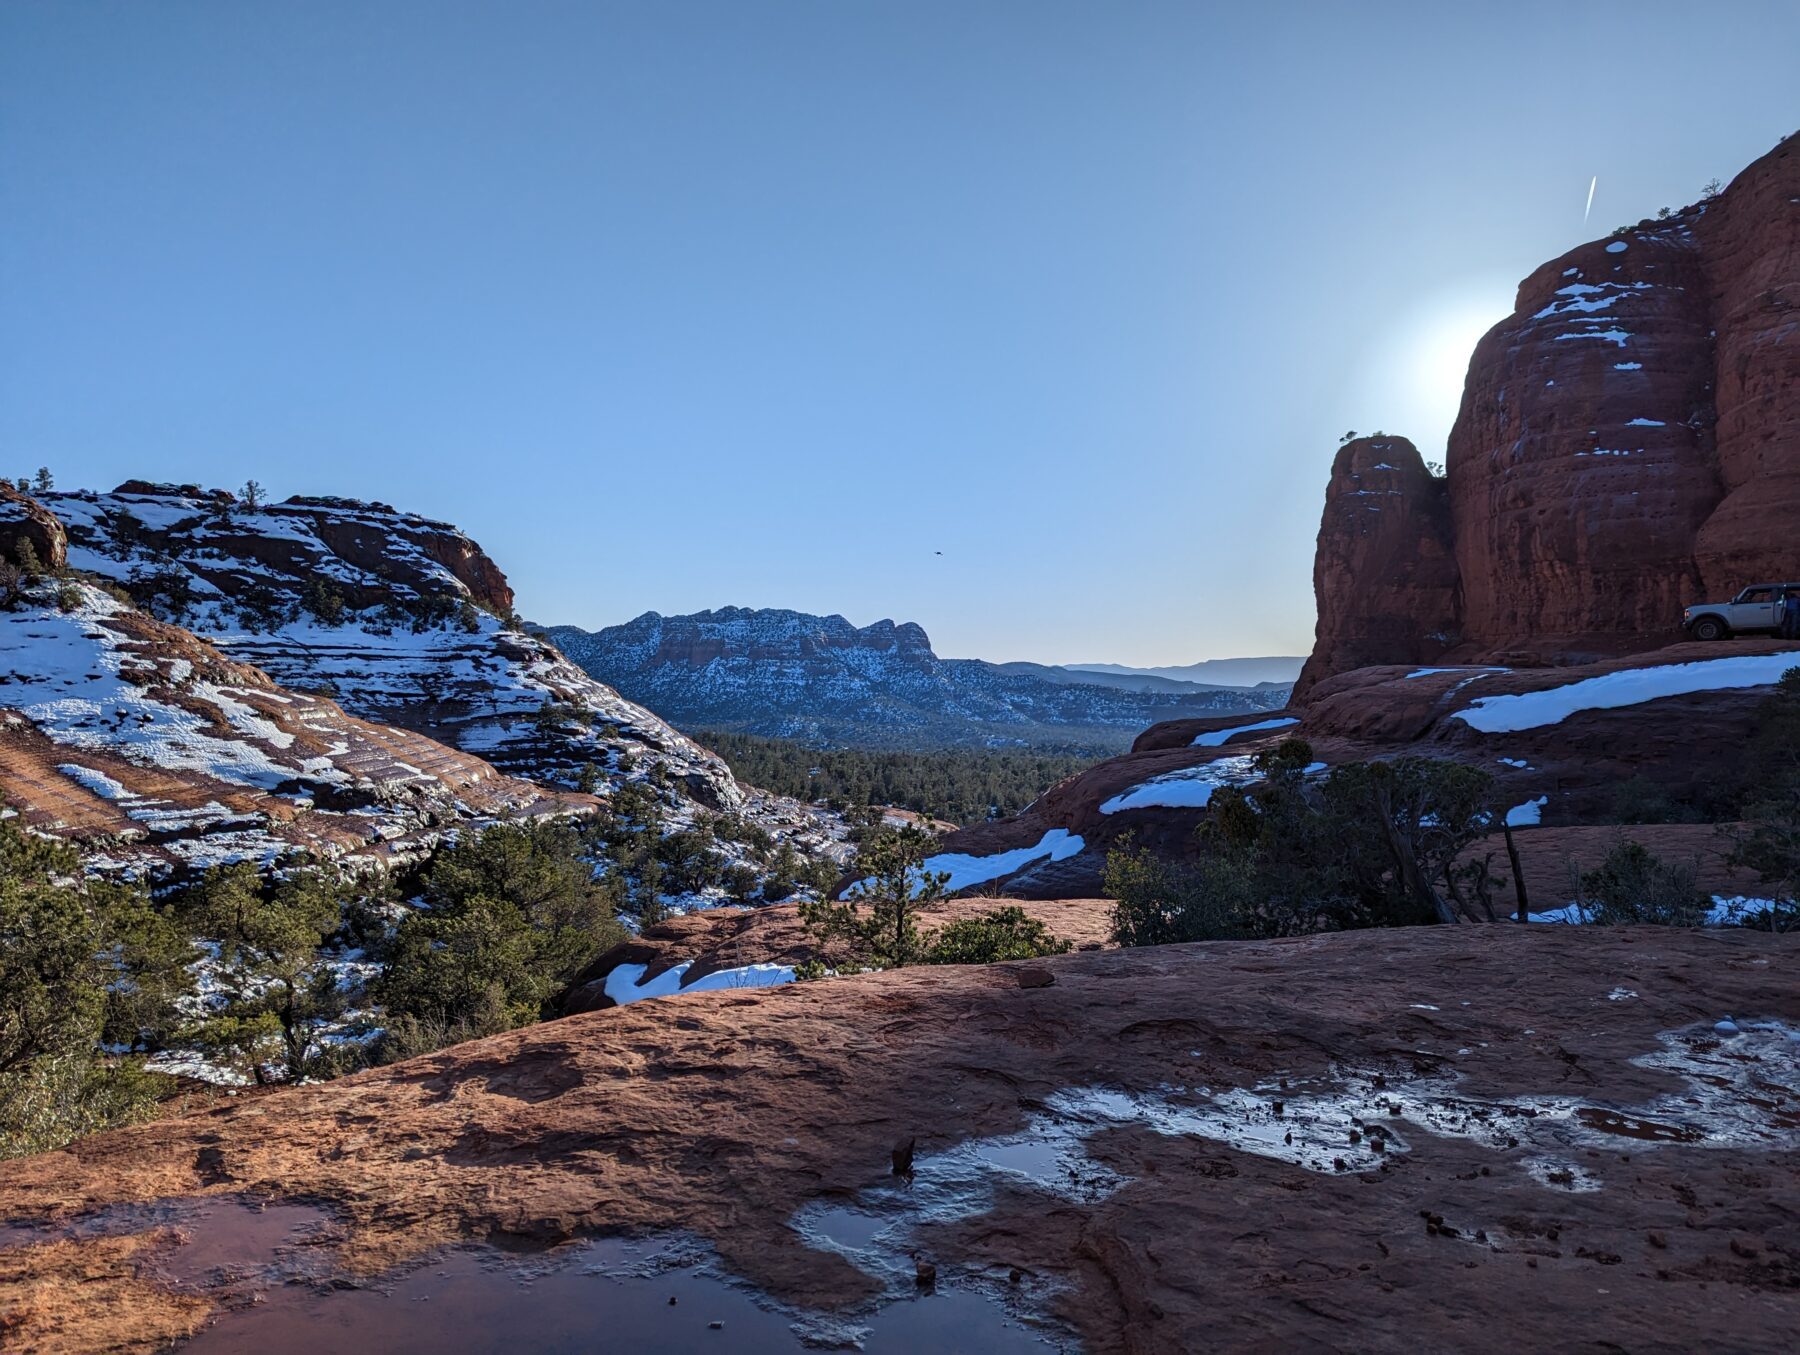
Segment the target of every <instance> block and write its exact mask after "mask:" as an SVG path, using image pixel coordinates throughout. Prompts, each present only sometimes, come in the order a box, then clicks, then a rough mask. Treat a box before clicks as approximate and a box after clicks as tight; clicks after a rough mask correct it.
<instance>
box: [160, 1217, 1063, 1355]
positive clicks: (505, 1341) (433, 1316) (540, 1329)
mask: <svg viewBox="0 0 1800 1355" xmlns="http://www.w3.org/2000/svg"><path fill="white" fill-rule="evenodd" d="M670 1259H672V1260H673V1261H674V1262H675V1264H674V1266H673V1267H672V1268H669V1269H661V1268H659V1258H657V1257H656V1256H655V1255H654V1254H652V1255H650V1256H648V1257H646V1256H645V1254H644V1253H643V1251H642V1250H641V1248H640V1247H638V1246H636V1245H634V1244H632V1243H629V1242H623V1241H619V1240H616V1239H607V1240H601V1241H597V1242H594V1243H590V1244H583V1245H578V1246H574V1247H568V1248H564V1249H561V1250H560V1251H559V1252H558V1254H557V1256H556V1258H555V1259H554V1260H544V1259H539V1260H538V1261H537V1262H535V1263H529V1262H520V1261H518V1260H516V1259H509V1258H505V1257H502V1256H500V1255H499V1254H497V1253H495V1252H492V1251H489V1250H486V1249H474V1248H463V1249H458V1250H455V1251H450V1252H445V1253H442V1254H440V1255H438V1256H437V1257H434V1258H432V1259H430V1260H428V1261H426V1262H425V1263H423V1264H421V1265H418V1266H414V1267H411V1268H409V1269H407V1270H405V1271H403V1272H401V1273H399V1274H397V1275H391V1276H386V1277H380V1278H378V1279H377V1280H375V1281H371V1282H370V1283H369V1287H367V1288H358V1289H342V1288H323V1287H320V1286H315V1285H289V1286H286V1287H284V1288H282V1289H280V1290H276V1291H272V1292H269V1293H267V1294H265V1295H264V1296H263V1297H262V1299H261V1301H260V1302H258V1303H256V1304H255V1305H254V1306H246V1307H240V1308H238V1309H236V1310H234V1311H230V1312H226V1313H224V1314H223V1315H221V1316H220V1317H219V1318H218V1319H217V1321H215V1322H214V1323H213V1324H212V1325H211V1326H209V1327H208V1328H207V1329H206V1330H205V1331H203V1332H202V1333H201V1334H200V1335H198V1336H196V1337H194V1338H193V1339H192V1340H190V1341H188V1342H187V1343H186V1344H184V1345H182V1346H180V1347H179V1349H180V1350H181V1351H182V1352H183V1353H184V1355H187V1353H188V1352H192V1353H193V1355H242V1352H245V1351H254V1352H255V1353H256V1355H336V1352H344V1353H345V1355H349V1352H364V1351H380V1352H382V1353H383V1355H518V1353H519V1352H522V1351H530V1352H533V1355H593V1353H594V1352H596V1351H607V1350H620V1351H669V1352H685V1351H719V1352H721V1355H724V1353H725V1352H730V1353H731V1355H739V1353H740V1352H742V1353H743V1355H773V1353H777V1352H778V1353H779V1355H793V1353H794V1352H801V1351H806V1350H817V1349H819V1345H818V1344H817V1342H818V1340H819V1331H818V1329H817V1328H816V1327H813V1326H811V1325H809V1324H807V1323H805V1321H804V1319H803V1318H802V1319H799V1320H798V1321H797V1318H796V1315H795V1314H792V1313H787V1312H783V1311H779V1310H777V1309H775V1308H773V1307H767V1306H763V1305H762V1304H760V1303H759V1302H758V1301H757V1298H756V1296H755V1295H754V1294H753V1293H752V1292H751V1291H750V1290H748V1289H746V1288H743V1287H740V1286H738V1285H735V1284H733V1283H731V1282H730V1281H728V1280H727V1279H725V1278H723V1277H722V1276H721V1275H719V1274H716V1273H714V1272H712V1271H711V1270H710V1269H708V1268H706V1267H704V1266H701V1267H698V1268H696V1267H694V1266H691V1265H682V1264H681V1262H684V1261H691V1260H692V1259H693V1255H692V1253H691V1252H688V1253H679V1252H678V1253H676V1254H675V1256H674V1257H672V1258H670ZM671 1300H673V1302H671ZM859 1325H860V1326H861V1327H862V1330H861V1331H860V1332H858V1333H857V1334H859V1335H861V1337H862V1340H861V1342H860V1348H861V1349H862V1350H864V1351H867V1352H870V1355H902V1352H911V1351H922V1350H931V1351H944V1352H967V1355H987V1353H988V1352H997V1353H998V1355H1009V1353H1010V1352H1032V1353H1033V1355H1044V1352H1045V1351H1046V1349H1047V1347H1045V1346H1044V1345H1043V1344H1042V1343H1040V1342H1039V1341H1037V1340H1035V1339H1034V1338H1033V1337H1032V1335H1031V1334H1030V1333H1028V1332H1026V1331H1024V1330H1023V1329H1021V1328H1019V1327H1018V1326H1016V1325H1014V1324H1012V1323H1010V1322H1008V1321H1007V1320H1006V1318H1005V1316H1004V1314H1003V1313H1001V1312H1000V1311H999V1310H998V1309H997V1308H995V1307H994V1306H993V1305H992V1304H990V1303H988V1302H987V1301H986V1300H985V1299H983V1298H982V1297H981V1296H979V1295H978V1294H975V1293H973V1292H969V1291H963V1290H956V1289H951V1288H939V1289H938V1290H937V1291H936V1292H934V1293H930V1294H919V1295H917V1296H914V1297H910V1298H909V1299H907V1300H906V1301H904V1302H898V1303H893V1304H890V1305H888V1306H886V1307H884V1308H882V1309H881V1311H880V1312H879V1313H878V1314H875V1315H874V1316H873V1317H871V1318H869V1319H868V1320H867V1321H866V1323H863V1324H859ZM809 1337H810V1338H811V1343H810V1344H809V1340H808V1338H809Z"/></svg>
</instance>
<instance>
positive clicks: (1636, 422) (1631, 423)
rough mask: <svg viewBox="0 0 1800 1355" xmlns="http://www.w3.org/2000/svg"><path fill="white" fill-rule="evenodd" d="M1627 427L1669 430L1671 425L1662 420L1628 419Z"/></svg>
mask: <svg viewBox="0 0 1800 1355" xmlns="http://www.w3.org/2000/svg"><path fill="white" fill-rule="evenodd" d="M1625 426H1626V427H1627V428H1667V427H1668V426H1669V425H1668V424H1666V423H1664V422H1663V421H1662V420H1661V419H1628V420H1626V423H1625Z"/></svg>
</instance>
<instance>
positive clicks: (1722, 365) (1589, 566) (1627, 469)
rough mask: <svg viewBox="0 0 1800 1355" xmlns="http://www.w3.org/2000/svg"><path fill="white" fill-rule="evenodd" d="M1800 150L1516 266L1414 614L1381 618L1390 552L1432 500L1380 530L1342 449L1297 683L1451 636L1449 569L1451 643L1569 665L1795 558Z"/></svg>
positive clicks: (1473, 656)
mask: <svg viewBox="0 0 1800 1355" xmlns="http://www.w3.org/2000/svg"><path fill="white" fill-rule="evenodd" d="M1796 147H1800V142H1794V141H1789V142H1784V143H1783V144H1781V145H1779V146H1777V147H1776V148H1775V149H1774V150H1772V151H1770V152H1769V153H1768V154H1767V155H1765V156H1763V157H1762V158H1761V159H1760V160H1758V161H1756V162H1755V163H1754V164H1752V165H1751V166H1749V168H1747V169H1746V170H1744V172H1743V173H1742V174H1740V175H1739V176H1738V177H1737V179H1736V180H1734V181H1733V182H1732V184H1731V185H1730V186H1729V187H1728V188H1727V189H1726V190H1725V191H1724V192H1723V193H1721V194H1719V195H1718V196H1716V197H1713V198H1710V199H1708V200H1707V201H1705V202H1702V203H1698V204H1696V205H1694V206H1691V207H1688V208H1686V209H1684V210H1682V211H1681V212H1678V213H1675V214H1673V215H1672V216H1670V217H1668V218H1666V219H1660V220H1654V221H1645V222H1642V223H1640V224H1639V226H1637V227H1636V228H1634V229H1631V230H1627V231H1626V232H1624V233H1623V234H1622V235H1620V236H1617V237H1613V238H1608V239H1605V240H1596V241H1592V242H1590V243H1588V244H1585V245H1582V246H1580V247H1578V248H1577V249H1574V250H1571V251H1570V252H1569V253H1567V254H1565V255H1564V256H1563V257H1561V258H1559V259H1556V260H1553V261H1552V262H1550V263H1547V264H1545V265H1544V266H1543V267H1542V268H1540V269H1538V270H1537V271H1536V272H1535V273H1533V274H1532V275H1531V276H1530V277H1529V278H1527V279H1526V280H1525V281H1524V283H1522V284H1521V286H1520V288H1519V294H1518V302H1517V305H1516V307H1515V309H1514V312H1513V314H1512V315H1511V316H1510V317H1508V318H1507V319H1506V320H1504V321H1502V322H1501V323H1500V324H1499V325H1497V326H1495V327H1494V328H1493V329H1492V330H1491V331H1489V333H1488V334H1487V335H1486V337H1484V338H1483V339H1482V341H1481V343H1480V345H1479V346H1478V347H1477V348H1476V351H1475V355H1474V359H1473V361H1472V362H1471V364H1470V368H1469V376H1468V381H1467V384H1466V385H1465V388H1464V393H1463V403H1462V408H1461V411H1460V413H1459V415H1458V417H1457V421H1456V424H1455V427H1454V428H1453V429H1452V431H1451V434H1450V442H1449V448H1448V451H1447V454H1446V457H1445V460H1446V465H1447V469H1448V506H1449V521H1448V532H1447V536H1445V537H1442V538H1433V539H1434V540H1443V541H1447V542H1448V545H1449V550H1450V553H1451V554H1452V555H1453V557H1454V568H1453V570H1452V577H1451V578H1450V579H1449V581H1448V583H1447V584H1446V582H1445V580H1444V579H1443V578H1442V577H1441V576H1439V575H1437V574H1435V573H1434V574H1433V576H1432V578H1431V580H1430V582H1431V584H1432V585H1433V586H1432V587H1428V588H1425V589H1422V590H1421V591H1420V592H1419V593H1418V596H1417V599H1416V603H1414V604H1413V605H1416V606H1417V608H1418V610H1417V611H1416V612H1415V613H1414V616H1413V623H1412V624H1411V625H1406V624H1400V623H1398V622H1394V621H1388V620H1385V618H1386V608H1387V607H1388V606H1389V604H1390V603H1391V602H1404V601H1405V598H1404V597H1403V596H1402V597H1396V596H1395V588H1396V584H1395V582H1394V579H1395V569H1396V562H1397V561H1398V562H1399V563H1400V565H1401V567H1402V573H1401V576H1400V577H1401V578H1402V580H1403V583H1405V582H1410V580H1407V577H1406V574H1405V570H1406V569H1407V568H1411V567H1412V564H1413V556H1412V555H1410V554H1409V553H1408V551H1407V549H1406V548H1405V544H1404V543H1405V542H1407V541H1409V540H1411V539H1412V537H1413V536H1414V535H1415V529H1414V528H1413V527H1412V526H1411V519H1412V518H1414V517H1417V516H1418V514H1416V513H1412V512H1409V513H1408V514H1406V515H1404V516H1405V518H1406V523H1405V525H1403V526H1402V527H1400V528H1395V529H1390V531H1391V534H1392V538H1393V542H1394V543H1397V544H1395V545H1394V546H1392V547H1390V545H1389V544H1388V543H1387V541H1386V540H1385V539H1383V540H1377V541H1371V540H1369V539H1368V533H1367V532H1366V530H1359V529H1360V528H1361V527H1362V518H1361V517H1360V516H1359V515H1358V514H1357V513H1356V512H1354V511H1350V510H1349V509H1348V507H1347V505H1346V502H1345V500H1346V494H1347V491H1346V484H1347V483H1348V482H1347V481H1346V480H1345V478H1344V475H1343V469H1344V468H1343V466H1342V460H1343V458H1342V457H1341V456H1340V465H1339V466H1338V467H1334V470H1333V476H1332V481H1331V486H1330V488H1329V489H1328V491H1327V498H1326V512H1325V518H1324V521H1323V524H1322V526H1321V531H1320V539H1319V555H1318V564H1317V566H1316V568H1315V579H1316V581H1317V593H1318V603H1319V610H1320V620H1319V632H1318V634H1319V641H1318V645H1317V647H1316V648H1315V651H1314V654H1313V659H1312V661H1311V662H1310V663H1309V665H1308V667H1307V672H1306V674H1305V676H1304V677H1303V679H1302V684H1301V687H1300V691H1301V692H1302V693H1310V692H1312V691H1313V690H1314V689H1315V688H1316V687H1317V685H1318V683H1319V682H1320V681H1321V680H1322V679H1324V678H1326V677H1328V676H1331V675H1333V674H1337V673H1342V672H1346V671H1348V670H1349V669H1351V668H1353V667H1356V666H1358V665H1360V664H1400V663H1416V662H1418V661H1420V659H1421V658H1425V657H1431V656H1429V655H1427V654H1425V653H1424V652H1423V651H1422V649H1421V646H1420V644H1419V642H1418V637H1420V636H1422V635H1424V636H1429V635H1433V634H1438V633H1452V632H1444V631H1442V630H1441V626H1440V623H1441V620H1442V618H1443V616H1444V614H1445V613H1444V610H1443V607H1442V605H1441V600H1440V599H1441V596H1442V592H1441V591H1440V590H1441V589H1443V588H1444V587H1446V586H1447V587H1448V588H1450V589H1452V590H1454V591H1456V592H1457V593H1458V595H1459V597H1460V607H1459V609H1458V611H1457V614H1456V619H1457V622H1458V627H1457V632H1456V633H1459V637H1460V638H1459V639H1457V640H1455V641H1453V642H1452V643H1449V644H1447V645H1445V647H1444V650H1443V651H1440V652H1443V653H1447V654H1448V656H1449V657H1450V658H1451V659H1452V660H1454V661H1459V662H1469V661H1487V660H1495V659H1498V660H1500V661H1502V662H1526V663H1545V662H1548V663H1567V662H1584V661H1588V660H1592V659H1595V658H1599V657H1603V656H1606V655H1610V654H1623V653H1634V652H1639V651H1643V650H1649V649H1654V648H1658V647H1660V646H1662V645H1665V644H1668V643H1670V642H1671V641H1672V640H1674V639H1676V638H1678V634H1679V626H1680V621H1681V609H1682V608H1683V607H1684V606H1685V605H1687V604H1689V603H1692V602H1696V601H1701V600H1704V599H1705V598H1706V597H1713V598H1716V597H1721V596H1730V595H1731V594H1732V593H1735V592H1736V591H1737V590H1738V589H1740V588H1742V587H1744V586H1745V585H1747V584H1751V583H1757V582H1767V581H1770V580H1776V579H1789V578H1794V577H1797V576H1800V532H1796V531H1795V530H1794V524H1795V523H1796V522H1797V521H1800V149H1797V148H1796ZM1353 445H1354V444H1353ZM1364 474H1365V476H1366V470H1365V471H1364ZM1359 487H1360V485H1359ZM1390 488H1391V487H1390ZM1370 516H1372V515H1370ZM1347 631H1348V632H1352V634H1349V635H1347V634H1346V632H1347ZM1358 638H1360V639H1362V640H1363V641H1365V642H1364V643H1357V642H1356V640H1357V639H1358Z"/></svg>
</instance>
